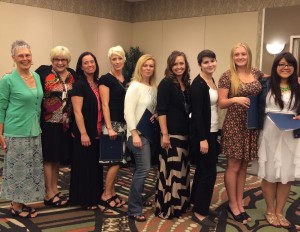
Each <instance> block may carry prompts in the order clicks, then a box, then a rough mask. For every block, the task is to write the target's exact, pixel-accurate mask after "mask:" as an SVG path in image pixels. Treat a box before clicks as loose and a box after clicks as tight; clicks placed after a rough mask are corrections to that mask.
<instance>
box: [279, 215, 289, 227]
mask: <svg viewBox="0 0 300 232" xmlns="http://www.w3.org/2000/svg"><path fill="white" fill-rule="evenodd" d="M276 216H277V218H278V221H279V223H280V225H281V227H283V228H285V229H290V228H292V224H291V223H290V222H289V221H288V220H287V219H286V218H285V216H283V215H282V214H276Z"/></svg>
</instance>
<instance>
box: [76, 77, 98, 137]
mask: <svg viewBox="0 0 300 232" xmlns="http://www.w3.org/2000/svg"><path fill="white" fill-rule="evenodd" d="M71 96H80V97H83V105H82V115H83V118H84V124H85V129H86V132H87V134H88V136H89V137H90V139H93V138H96V137H97V136H98V130H97V121H98V101H97V97H96V96H95V93H94V92H93V90H92V89H91V87H90V85H89V83H88V82H87V80H85V79H83V78H79V79H78V80H77V81H76V82H75V83H74V85H73V89H72V90H71ZM74 121H75V120H74ZM72 133H73V134H74V136H75V138H80V137H81V135H80V131H79V129H78V127H77V123H73V124H72Z"/></svg>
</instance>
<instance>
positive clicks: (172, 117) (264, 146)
mask: <svg viewBox="0 0 300 232" xmlns="http://www.w3.org/2000/svg"><path fill="white" fill-rule="evenodd" d="M12 58H13V60H14V62H15V63H16V65H17V68H16V70H14V71H13V72H12V73H11V74H7V75H5V76H4V77H3V78H2V79H1V80H0V103H1V104H0V105H1V108H0V109H1V111H0V142H1V146H2V147H3V148H4V149H5V152H6V155H5V161H4V173H3V184H2V196H3V197H5V198H7V199H9V200H11V201H12V204H11V213H12V214H13V215H14V216H20V217H35V216H36V215H37V213H36V211H35V209H33V208H31V207H29V206H26V205H25V203H28V202H31V201H37V200H40V199H41V198H42V199H44V203H45V205H47V206H53V207H61V206H65V205H66V204H67V203H68V202H70V203H71V204H75V205H81V206H83V207H85V208H86V209H89V210H95V209H98V208H99V204H103V205H104V206H105V207H110V208H120V207H122V206H123V205H124V204H125V202H124V200H123V199H122V198H121V197H120V196H119V195H118V194H116V191H115V187H114V186H115V179H116V176H117V174H118V171H119V169H120V167H121V165H122V164H124V163H125V162H126V160H125V157H123V158H122V159H121V160H119V161H101V160H100V163H99V140H101V134H105V135H108V136H109V138H110V139H112V140H114V139H115V138H116V137H117V136H118V135H121V136H125V133H126V130H127V146H128V148H129V149H130V150H131V151H132V153H133V156H134V159H135V169H134V173H133V178H132V184H131V188H130V192H129V198H128V215H129V217H130V218H132V219H134V220H136V221H139V222H141V221H145V220H146V217H145V215H144V214H143V213H142V209H143V205H144V204H145V202H144V201H143V198H142V192H143V187H144V182H145V178H146V176H147V174H148V172H149V169H150V165H151V151H150V145H151V140H150V139H149V138H148V137H147V136H146V135H145V134H143V132H142V131H139V129H138V128H137V126H138V123H139V121H140V120H141V118H142V117H143V115H144V113H145V111H146V110H148V111H150V113H151V117H149V121H150V122H151V123H153V125H154V122H155V120H158V122H159V126H160V131H161V141H160V142H161V149H160V153H159V167H158V178H157V185H156V196H155V206H156V207H155V215H156V216H159V217H161V218H164V219H172V218H173V217H180V216H181V215H182V214H183V213H185V212H186V211H187V210H188V209H189V207H190V205H191V204H193V216H192V219H193V220H194V221H195V222H197V223H199V224H201V225H206V226H209V227H214V226H216V224H215V222H214V221H212V220H211V219H209V217H208V215H209V213H210V212H209V206H210V202H211V199H212V194H213V189H214V184H215V180H216V163H217V135H218V107H220V108H227V109H228V110H227V114H226V117H225V121H224V125H223V130H222V136H221V148H222V150H221V153H222V154H224V155H225V156H227V169H226V172H225V177H224V178H225V185H226V190H227V195H228V199H229V204H228V207H227V210H228V212H229V213H230V214H231V215H232V217H233V219H234V220H236V221H238V222H241V223H244V224H245V223H247V222H248V221H251V217H250V215H248V214H247V212H246V211H245V208H244V206H243V192H244V186H245V179H246V174H247V166H248V162H249V161H252V160H257V159H259V172H258V176H259V177H261V178H262V179H263V181H262V189H263V194H264V196H265V199H266V203H267V211H266V214H265V217H266V219H267V221H268V223H270V224H271V225H273V226H276V227H284V228H290V227H291V223H290V222H289V221H288V220H287V219H286V218H285V217H284V216H283V208H284V205H285V202H286V199H287V196H288V193H289V189H290V182H291V181H293V180H295V179H296V178H300V168H299V167H300V164H299V162H300V161H299V160H300V157H299V154H296V151H297V150H298V149H300V142H299V141H300V140H298V139H296V138H294V136H293V132H286V131H280V130H279V129H277V128H276V127H275V126H274V125H273V124H272V123H271V122H270V119H269V118H268V117H266V116H265V112H284V113H293V114H295V115H298V116H295V119H300V116H299V114H300V85H299V83H298V78H297V77H298V75H297V61H296V59H295V58H294V57H293V55H292V54H290V53H287V52H285V53H281V54H279V55H278V56H277V57H276V58H275V60H274V63H273V67H272V73H271V76H270V77H265V75H264V74H263V73H262V72H261V71H259V70H257V69H255V68H253V67H252V64H251V63H252V60H251V59H252V56H251V50H250V49H249V47H248V46H247V45H246V44H243V43H239V44H237V45H236V46H235V47H233V48H232V51H231V55H230V69H229V70H228V71H226V72H224V73H223V75H222V76H221V78H220V80H219V84H218V88H217V85H216V84H215V81H214V79H213V74H214V72H215V70H216V65H217V60H216V54H215V53H214V52H213V51H210V50H203V51H201V52H200V53H199V54H198V57H197V60H198V65H199V68H200V74H199V75H197V76H196V77H195V78H194V80H193V82H192V84H191V83H190V68H189V64H188V61H187V57H186V55H185V54H184V53H183V52H180V51H173V52H172V53H171V54H170V56H169V57H168V59H167V67H166V70H165V77H164V78H163V79H162V80H161V82H160V84H159V85H158V87H157V85H156V60H155V58H154V57H153V56H151V55H149V54H146V55H143V56H142V57H140V59H139V60H138V62H137V64H136V67H135V71H134V74H133V77H132V79H131V82H130V83H126V81H125V78H124V76H123V74H122V69H123V67H124V62H125V60H126V58H125V53H124V50H123V49H122V47H120V46H116V47H112V48H111V49H110V50H109V52H108V58H109V60H110V63H111V70H110V71H109V72H108V73H107V74H105V75H103V76H102V77H101V78H98V77H99V65H98V62H97V59H96V57H95V56H94V55H93V54H92V53H90V52H84V53H82V54H81V55H80V57H79V59H78V62H77V65H76V72H74V71H73V70H72V69H69V68H68V64H69V62H70V60H71V55H70V52H69V50H68V49H67V48H66V47H63V46H58V47H55V48H53V49H52V50H51V53H50V60H51V62H52V65H50V66H41V67H40V68H39V69H37V71H36V72H37V73H38V74H39V75H40V77H41V82H40V79H39V76H38V75H37V74H36V73H35V72H31V71H30V67H31V64H32V55H31V51H30V46H29V45H28V44H27V43H26V42H24V41H16V42H15V43H13V45H12ZM41 83H42V84H41ZM42 89H43V90H44V98H43V102H42V96H43V94H42V93H43V91H42ZM249 96H258V98H259V103H260V104H259V112H260V115H259V119H260V120H259V122H260V125H259V129H262V132H261V139H260V142H258V138H259V129H258V128H257V129H248V128H247V109H248V108H249V105H250V99H249ZM41 102H42V108H40V104H41ZM25 105H26V109H25V107H24V106H25ZM41 109H42V110H41ZM72 112H73V113H72ZM190 113H191V119H190V118H189V115H190ZM40 114H41V119H42V120H41V124H40V123H39V117H40ZM21 117H22V119H21ZM263 122H264V123H263ZM40 125H41V128H42V130H41V128H40ZM41 131H43V133H42V137H41V136H40V134H41ZM41 143H42V146H41ZM71 144H72V145H71ZM270 144H271V145H270ZM42 147H43V152H42V150H41V148H42ZM70 148H72V150H70ZM70 152H72V159H71V183H70V199H69V198H67V197H65V196H64V195H63V194H62V193H60V192H59V191H58V189H57V180H58V168H59V164H60V163H63V162H65V161H66V160H67V159H68V157H70V155H69V154H70ZM287 153H288V156H289V158H288V159H287V158H286V156H287ZM298 153H299V152H298ZM190 156H191V157H190ZM283 157H285V158H284V159H285V162H283ZM190 158H192V160H194V162H195V164H196V171H195V175H194V180H193V186H192V188H191V191H190ZM42 165H43V167H42ZM102 165H108V169H107V173H106V177H105V186H103V167H102ZM43 168H44V175H45V187H46V192H45V194H44V178H43ZM274 168H275V171H274V170H273V169H274Z"/></svg>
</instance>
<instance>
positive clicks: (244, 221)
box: [227, 205, 247, 224]
mask: <svg viewBox="0 0 300 232" xmlns="http://www.w3.org/2000/svg"><path fill="white" fill-rule="evenodd" d="M227 211H228V213H230V214H231V216H232V217H233V219H234V220H235V221H237V222H240V223H243V224H246V223H247V222H246V221H247V220H246V219H245V218H244V217H243V215H242V214H241V213H240V214H238V215H235V214H234V213H233V212H232V211H231V209H230V207H229V205H227Z"/></svg>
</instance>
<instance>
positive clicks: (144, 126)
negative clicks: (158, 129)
mask: <svg viewBox="0 0 300 232" xmlns="http://www.w3.org/2000/svg"><path fill="white" fill-rule="evenodd" d="M152 115H153V114H152V113H151V112H150V111H149V110H148V109H146V110H145V112H144V113H143V115H142V117H141V119H140V121H139V122H138V124H137V126H136V129H137V130H138V131H139V132H141V134H142V136H144V137H145V138H146V139H148V141H149V142H151V143H152V142H153V141H154V139H155V123H152V122H151V121H150V118H151V117H152Z"/></svg>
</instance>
